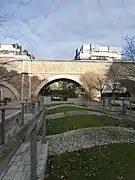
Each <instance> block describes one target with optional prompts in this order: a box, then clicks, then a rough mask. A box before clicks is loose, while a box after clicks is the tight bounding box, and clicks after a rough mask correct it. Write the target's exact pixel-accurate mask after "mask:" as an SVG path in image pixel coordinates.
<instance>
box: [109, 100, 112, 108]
mask: <svg viewBox="0 0 135 180" xmlns="http://www.w3.org/2000/svg"><path fill="white" fill-rule="evenodd" d="M111 102H112V101H111V98H109V109H110V111H112V104H111Z"/></svg>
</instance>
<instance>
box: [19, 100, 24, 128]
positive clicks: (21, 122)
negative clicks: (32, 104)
mask: <svg viewBox="0 0 135 180" xmlns="http://www.w3.org/2000/svg"><path fill="white" fill-rule="evenodd" d="M21 104H22V110H21V118H20V123H19V126H20V127H21V126H23V125H24V103H21Z"/></svg>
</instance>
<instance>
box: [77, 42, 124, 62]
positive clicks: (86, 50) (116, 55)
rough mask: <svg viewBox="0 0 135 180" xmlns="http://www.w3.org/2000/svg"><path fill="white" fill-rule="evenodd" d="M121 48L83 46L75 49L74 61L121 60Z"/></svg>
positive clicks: (94, 45)
mask: <svg viewBox="0 0 135 180" xmlns="http://www.w3.org/2000/svg"><path fill="white" fill-rule="evenodd" d="M121 53H122V47H119V46H101V45H99V44H85V45H82V46H81V48H78V49H76V54H75V59H76V60H84V59H85V60H106V61H119V60H121Z"/></svg>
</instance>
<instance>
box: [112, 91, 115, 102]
mask: <svg viewBox="0 0 135 180" xmlns="http://www.w3.org/2000/svg"><path fill="white" fill-rule="evenodd" d="M112 93H113V104H115V90H114V89H113V91H112Z"/></svg>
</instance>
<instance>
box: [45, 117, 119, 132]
mask: <svg viewBox="0 0 135 180" xmlns="http://www.w3.org/2000/svg"><path fill="white" fill-rule="evenodd" d="M116 125H118V122H117V121H116V120H115V119H112V118H109V117H104V116H96V115H81V116H80V115H75V116H66V117H63V118H59V119H54V120H47V135H52V134H59V133H62V132H67V131H70V130H75V129H80V128H88V127H97V126H116Z"/></svg>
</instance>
